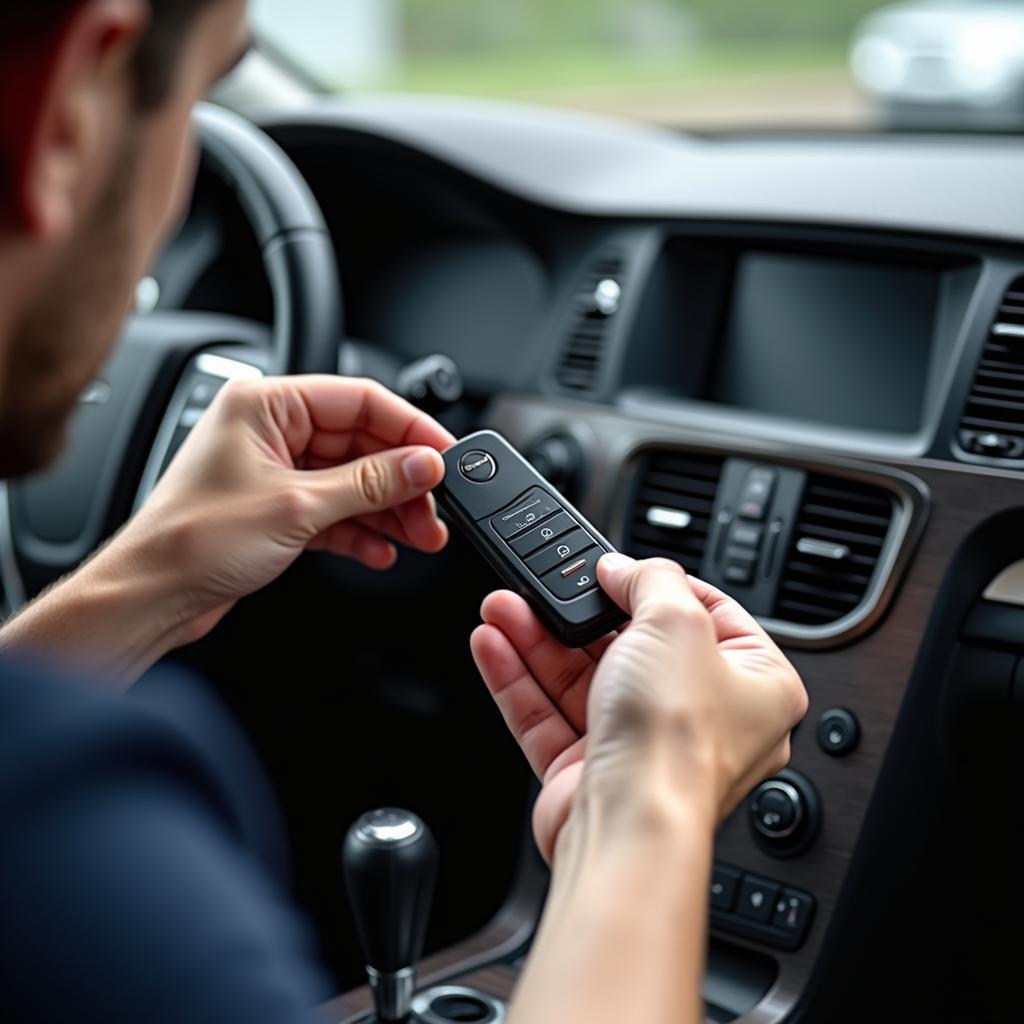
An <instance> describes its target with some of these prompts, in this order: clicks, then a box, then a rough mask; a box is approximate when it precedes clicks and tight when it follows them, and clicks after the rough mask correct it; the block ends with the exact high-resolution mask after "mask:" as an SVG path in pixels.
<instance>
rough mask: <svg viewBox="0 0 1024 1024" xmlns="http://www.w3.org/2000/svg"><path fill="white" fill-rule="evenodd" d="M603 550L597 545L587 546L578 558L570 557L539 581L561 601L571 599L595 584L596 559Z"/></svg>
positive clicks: (590, 588)
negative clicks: (564, 563) (567, 561)
mask: <svg viewBox="0 0 1024 1024" xmlns="http://www.w3.org/2000/svg"><path fill="white" fill-rule="evenodd" d="M602 554H603V552H602V551H601V549H600V548H598V547H591V548H587V550H586V551H585V552H584V554H583V555H582V556H581V557H580V558H570V559H569V564H568V565H564V566H563V565H560V566H558V567H557V568H555V569H552V570H551V572H549V573H548V574H547V575H545V576H542V577H541V583H543V584H544V586H545V587H547V588H548V590H550V591H551V593H552V594H554V595H555V597H557V598H559V600H562V601H571V600H572V599H573V598H574V597H576V596H577V595H579V594H585V593H586V592H587V591H588V590H593V589H594V588H595V587H596V586H597V571H596V570H597V560H598V558H600V557H601V555H602Z"/></svg>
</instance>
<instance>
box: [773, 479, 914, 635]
mask: <svg viewBox="0 0 1024 1024" xmlns="http://www.w3.org/2000/svg"><path fill="white" fill-rule="evenodd" d="M894 508H895V498H894V497H893V495H891V494H890V493H889V492H888V491H885V490H882V489H880V488H878V487H872V486H871V485H870V484H864V483H860V482H859V481H856V480H846V479H843V478H840V477H830V476H818V475H816V474H812V475H811V476H809V477H808V479H807V486H806V488H805V490H804V496H803V500H802V502H801V504H800V512H799V515H798V517H797V524H796V529H795V530H794V532H793V540H792V545H791V547H790V550H789V554H788V557H787V559H786V564H785V567H784V569H783V573H782V580H781V583H780V586H779V593H778V599H777V601H776V607H775V616H774V617H775V618H777V619H782V620H784V621H785V622H794V623H798V624H800V625H808V626H822V625H825V624H827V623H831V622H835V621H836V620H837V619H841V618H842V617H843V616H844V615H848V614H849V613H850V612H852V611H853V610H854V609H855V608H857V607H858V606H859V605H860V604H862V602H863V601H864V598H865V596H866V595H867V592H868V587H869V586H870V584H871V581H872V579H873V577H874V575H875V570H876V568H877V566H878V562H879V559H880V558H881V555H882V550H883V547H884V546H885V541H886V537H887V536H888V534H889V527H890V525H891V524H892V519H893V512H894Z"/></svg>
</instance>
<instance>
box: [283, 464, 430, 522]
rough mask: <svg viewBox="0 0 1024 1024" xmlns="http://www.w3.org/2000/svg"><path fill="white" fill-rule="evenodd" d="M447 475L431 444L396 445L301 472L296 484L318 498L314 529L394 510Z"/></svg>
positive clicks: (313, 517) (312, 514)
mask: <svg viewBox="0 0 1024 1024" xmlns="http://www.w3.org/2000/svg"><path fill="white" fill-rule="evenodd" d="M443 476H444V462H443V460H442V459H441V456H440V455H439V454H438V453H437V452H436V451H434V450H433V449H432V448H424V447H416V448H393V449H390V450H388V451H382V452H378V453H377V454H376V455H366V456H364V457H363V458H361V459H355V460H353V461H352V462H346V463H345V464H344V465H342V466H335V467H334V468H333V469H317V470H312V471H308V472H298V473H297V474H296V483H297V485H298V486H299V487H301V488H302V489H303V490H305V491H306V493H307V494H309V495H310V496H311V497H312V498H313V504H312V508H311V509H310V510H309V514H310V515H311V517H312V519H313V524H312V525H313V526H315V528H316V529H315V531H313V532H315V533H319V532H320V531H321V530H325V529H327V527H328V526H330V525H331V524H332V523H336V522H339V521H341V520H343V519H351V518H353V517H354V516H361V515H367V514H369V513H372V512H383V511H385V510H386V509H394V508H397V507H398V506H399V505H404V504H405V503H406V502H409V501H413V500H414V499H416V498H421V497H423V495H425V494H426V493H427V492H428V491H430V490H431V489H432V488H433V487H436V486H437V485H438V484H439V483H440V482H441V479H442V477H443Z"/></svg>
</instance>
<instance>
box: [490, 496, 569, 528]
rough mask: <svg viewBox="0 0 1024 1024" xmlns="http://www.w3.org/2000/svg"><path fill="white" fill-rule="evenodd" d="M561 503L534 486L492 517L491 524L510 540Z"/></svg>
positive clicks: (545, 516) (556, 508)
mask: <svg viewBox="0 0 1024 1024" xmlns="http://www.w3.org/2000/svg"><path fill="white" fill-rule="evenodd" d="M560 508H561V505H559V504H558V502H557V501H555V499H554V498H552V497H551V495H550V494H548V493H547V492H546V491H542V490H541V489H540V488H539V487H534V488H533V489H532V490H530V491H527V492H526V493H525V494H524V495H523V496H522V497H521V498H520V499H519V500H518V501H517V502H516V503H515V504H514V505H511V506H509V507H508V508H507V509H505V511H504V512H499V513H498V514H497V515H496V516H494V517H493V518H492V519H491V525H492V526H493V527H494V529H495V530H497V531H498V535H499V536H501V537H504V538H505V540H509V539H510V538H512V537H514V536H515V535H516V534H517V533H522V532H523V531H524V530H529V529H530V528H531V527H532V526H535V525H537V524H538V523H539V522H540V521H541V520H542V519H545V518H547V517H548V516H549V515H551V513H552V512H557V511H558V510H559V509H560Z"/></svg>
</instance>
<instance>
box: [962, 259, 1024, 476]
mask: <svg viewBox="0 0 1024 1024" xmlns="http://www.w3.org/2000/svg"><path fill="white" fill-rule="evenodd" d="M960 447H961V448H963V450H964V451H966V452H972V453H974V454H975V455H987V456H989V457H991V458H999V459H1020V458H1024V277H1019V278H1017V280H1016V281H1014V282H1013V284H1011V285H1010V287H1009V289H1008V290H1007V292H1006V295H1005V296H1004V298H1003V303H1002V305H1001V306H1000V307H999V313H998V315H997V316H996V321H995V323H994V324H993V325H992V329H991V331H990V332H989V336H988V341H987V342H986V344H985V349H984V351H983V352H982V354H981V362H979V363H978V370H977V372H976V373H975V376H974V383H973V385H972V386H971V393H970V395H969V396H968V398H967V407H966V408H965V409H964V415H963V418H962V419H961V420H960Z"/></svg>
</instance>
